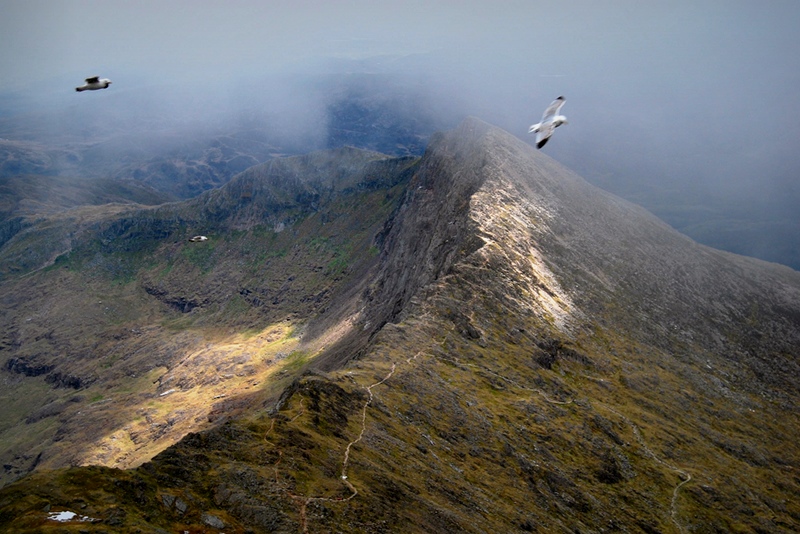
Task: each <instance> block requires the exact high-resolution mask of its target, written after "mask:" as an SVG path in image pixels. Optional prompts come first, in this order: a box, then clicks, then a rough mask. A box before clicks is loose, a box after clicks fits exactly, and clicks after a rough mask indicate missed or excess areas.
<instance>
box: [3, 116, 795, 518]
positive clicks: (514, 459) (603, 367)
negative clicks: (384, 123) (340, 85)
mask: <svg viewBox="0 0 800 534" xmlns="http://www.w3.org/2000/svg"><path fill="white" fill-rule="evenodd" d="M29 233H30V235H34V233H35V232H34V231H33V230H29ZM197 233H202V234H204V235H208V236H209V240H208V242H204V243H189V242H187V240H186V239H187V237H186V236H191V235H195V234H197ZM23 237H24V236H20V237H18V238H17V239H20V240H21V239H22V238H23ZM178 237H180V239H178ZM206 246H208V247H207V248H205V249H203V248H199V247H206ZM143 251H145V252H146V253H147V254H143ZM28 268H29V269H31V274H29V275H27V278H26V279H24V280H22V281H21V279H20V278H18V277H17V278H14V277H11V278H9V279H8V280H7V281H5V282H4V283H3V284H4V289H5V290H6V291H5V294H6V297H4V298H5V299H11V298H13V297H11V296H9V295H14V294H17V295H18V294H19V291H21V288H23V287H24V288H27V291H28V299H29V300H31V301H33V302H34V303H33V304H30V305H28V306H34V305H39V306H40V308H37V309H43V308H41V303H42V302H51V303H52V302H55V300H53V299H57V296H55V295H53V294H52V293H53V292H54V291H59V289H58V288H62V287H65V285H64V284H63V283H62V285H52V284H54V283H55V281H58V280H61V279H64V280H66V279H68V280H69V281H70V282H73V283H74V282H75V281H76V280H87V281H89V283H90V285H89V287H90V290H91V291H92V293H91V295H92V296H94V295H97V294H98V293H100V292H101V291H105V292H106V293H107V294H113V295H116V296H118V297H119V298H123V299H126V301H127V302H130V303H132V304H135V305H132V306H131V307H130V308H129V311H127V312H126V313H123V312H122V311H121V310H120V309H119V308H115V307H113V306H112V307H111V308H112V309H111V310H109V312H110V313H111V315H112V317H108V316H105V317H104V316H102V315H101V314H97V313H96V312H95V317H98V318H99V319H98V320H99V324H100V326H96V325H95V326H92V325H83V326H81V328H82V331H83V332H85V333H86V335H90V336H92V339H95V340H96V341H95V342H94V343H95V345H93V346H94V347H95V348H94V349H92V348H90V347H89V346H88V345H86V344H83V345H81V343H79V342H78V341H76V340H75V339H74V332H73V337H70V336H69V335H67V333H66V328H67V326H68V325H67V322H66V321H62V322H60V323H58V324H56V325H55V326H54V327H52V328H51V329H50V330H49V331H47V332H49V333H47V332H38V333H36V332H35V331H34V330H35V328H34V325H36V324H41V323H42V321H43V319H42V317H43V316H44V315H46V314H47V313H48V312H47V311H46V310H45V311H41V312H40V313H39V315H36V314H35V313H34V312H33V308H32V307H25V306H23V305H22V304H17V306H18V308H19V309H17V311H16V312H14V313H12V312H7V317H6V320H7V321H6V323H7V324H9V325H10V326H9V327H7V330H6V332H7V333H6V339H7V340H10V341H5V345H4V346H3V351H4V352H5V353H7V354H8V355H9V357H8V360H7V363H6V365H5V369H6V376H7V377H8V376H12V377H24V378H17V380H18V381H19V380H27V381H34V380H41V378H40V377H42V376H44V377H51V376H53V375H54V374H55V373H60V374H59V375H58V376H59V377H60V378H61V381H60V382H59V381H58V380H56V379H49V380H48V382H47V383H48V384H51V385H53V384H55V385H58V386H60V388H61V389H53V390H51V393H49V395H50V396H52V397H55V398H54V399H53V400H52V401H51V403H50V404H48V405H46V406H43V407H41V408H39V411H38V412H37V415H35V417H34V416H33V415H29V416H28V417H29V419H30V423H28V424H29V425H39V426H38V427H37V429H38V431H39V432H40V434H41V435H47V436H49V434H48V431H49V430H48V429H52V428H53V427H56V428H58V431H57V432H56V435H55V436H54V437H51V438H48V439H52V448H48V449H44V450H42V451H41V453H40V456H41V459H38V460H37V461H36V462H35V464H34V467H35V468H36V470H35V472H33V473H32V474H30V475H28V476H27V477H25V478H23V479H21V480H19V481H17V482H15V483H13V484H10V485H8V486H7V487H6V488H4V489H3V490H0V524H2V525H13V526H14V527H15V528H16V529H17V530H18V531H20V532H39V531H47V529H55V528H64V526H63V524H61V523H57V522H55V521H54V520H52V519H49V518H48V513H49V514H52V513H54V512H55V513H57V512H62V511H64V512H68V511H72V512H74V513H77V514H79V515H78V516H76V517H78V518H87V519H86V520H85V521H84V522H82V523H80V528H81V529H84V530H87V531H95V530H96V531H100V530H103V529H106V530H107V529H108V528H113V529H127V530H129V531H134V530H136V529H140V530H142V531H162V530H163V531H173V530H190V531H204V532H223V531H224V532H476V533H477V532H578V531H580V532H606V531H609V532H610V531H623V532H626V531H627V532H723V531H724V532H729V531H738V532H793V531H796V530H797V529H798V527H800V505H798V504H797V502H796V496H797V495H798V494H800V481H799V480H798V478H797V476H796V470H797V468H798V466H800V449H798V446H797V445H796V443H795V440H794V438H793V436H795V435H797V433H798V431H799V430H800V424H798V420H797V418H796V415H795V414H796V413H797V409H798V404H800V391H798V386H797V382H796V377H797V376H798V372H799V371H800V368H799V366H798V361H799V359H800V352H799V349H798V347H800V273H797V272H795V271H793V270H791V269H788V268H785V267H781V266H778V265H773V264H768V263H764V262H761V261H757V260H752V259H747V258H743V257H739V256H735V255H732V254H728V253H724V252H720V251H717V250H713V249H710V248H708V247H705V246H701V245H698V244H697V243H695V242H693V241H692V240H690V239H689V238H687V237H685V236H683V235H681V234H679V233H677V232H675V231H674V230H672V229H671V228H670V227H668V226H667V225H666V224H664V223H662V222H661V221H660V220H658V219H657V218H655V217H653V216H652V215H650V214H649V213H647V212H646V211H645V210H643V209H641V208H639V207H637V206H635V205H632V204H630V203H628V202H625V201H623V200H621V199H619V198H617V197H615V196H613V195H611V194H608V193H606V192H604V191H602V190H600V189H597V188H596V187H593V186H591V185H589V184H588V183H587V182H585V181H584V180H583V179H582V178H580V177H579V176H577V175H575V174H574V173H572V172H570V171H569V170H567V169H565V168H564V167H562V166H561V165H559V164H558V163H557V162H555V161H553V160H552V159H550V158H548V157H547V156H546V155H544V154H542V153H539V152H537V150H536V149H535V148H533V147H531V146H530V145H527V144H525V143H523V142H522V141H520V140H518V139H517V138H515V137H513V136H511V135H510V134H508V133H506V132H504V131H502V130H500V129H497V128H495V127H492V126H491V125H488V124H486V123H484V122H482V121H480V120H478V119H473V118H470V119H467V120H465V121H464V122H463V123H462V124H461V125H460V126H459V127H458V128H456V129H455V130H453V131H450V132H447V133H443V134H437V135H435V136H433V138H432V139H431V142H430V145H429V147H428V149H427V151H426V153H425V155H424V156H423V157H422V158H420V159H416V158H401V159H396V158H388V157H385V156H381V155H379V154H375V153H369V152H363V151H357V150H353V149H340V150H337V151H332V152H322V153H317V154H313V155H309V156H305V157H301V158H287V159H285V160H275V161H272V162H269V163H267V164H263V165H260V166H257V167H253V168H251V169H249V170H247V171H245V172H244V173H242V174H241V175H239V176H237V177H236V178H235V179H234V180H233V181H232V182H231V183H229V184H227V185H226V186H224V187H223V188H221V189H219V190H215V191H210V192H207V193H205V194H203V195H201V196H200V197H197V198H196V199H193V200H190V201H187V202H183V203H177V204H169V205H164V206H160V207H158V208H148V209H140V210H138V211H135V210H134V211H130V212H125V213H123V214H121V215H120V214H119V213H115V214H114V213H109V214H107V215H106V216H105V218H101V220H99V221H97V220H96V219H95V220H93V222H92V223H91V224H86V225H85V226H84V227H83V230H81V232H80V233H79V234H76V235H74V236H73V237H72V241H71V242H70V244H69V247H68V248H67V249H64V250H63V251H62V252H61V253H60V255H58V256H57V257H56V259H55V260H53V262H52V264H51V265H49V266H48V265H43V266H40V267H38V270H36V271H33V270H32V269H33V268H32V267H28ZM48 284H50V285H48ZM69 287H71V288H73V289H71V290H70V291H71V293H65V294H69V295H71V298H74V299H76V300H75V301H76V302H80V303H82V304H81V306H89V303H90V299H89V295H86V294H84V293H81V292H80V291H78V290H76V289H74V285H70V286H69ZM47 288H51V289H47ZM52 288H56V289H52ZM64 291H67V290H64ZM92 298H94V297H92ZM37 299H38V300H37ZM51 306H53V307H55V304H51ZM21 310H22V311H21ZM28 319H30V320H28ZM73 322H75V321H73ZM77 322H79V321H77ZM134 325H135V326H134ZM132 328H133V329H135V330H137V332H138V333H136V334H131V332H130V331H131V329H132ZM71 332H72V331H71ZM247 332H249V334H247V335H245V334H246V333H247ZM45 334H47V335H45ZM36 335H39V336H40V337H39V338H36ZM115 335H116V336H117V337H116V338H114V336H115ZM12 336H13V338H12ZM60 342H64V343H72V346H73V347H74V350H75V351H76V354H77V353H78V352H79V349H80V350H83V351H85V352H81V354H89V355H92V356H84V358H100V361H102V362H105V364H107V366H106V367H103V366H102V365H101V366H96V370H95V371H94V374H93V375H91V376H90V375H87V373H85V369H86V367H87V362H86V360H84V363H83V364H82V366H73V367H70V365H69V363H68V362H63V361H57V360H55V359H52V358H50V359H48V358H47V355H46V352H47V351H46V350H42V351H40V352H38V353H37V352H35V351H34V350H33V349H32V348H31V347H43V346H45V345H46V344H47V343H50V344H53V346H55V345H56V344H57V343H60ZM37 343H38V345H37ZM156 343H159V345H158V347H157V348H156V347H155V344H156ZM164 343H167V344H164ZM97 347H100V348H103V349H106V348H108V347H113V350H114V351H115V352H114V353H113V354H114V358H113V359H111V358H109V357H108V354H106V355H105V356H102V355H101V353H102V351H99V350H98V349H97ZM26 351H27V352H26ZM93 351H94V352H93ZM148 351H150V352H152V353H153V354H155V355H156V357H155V360H154V358H153V357H149V356H146V354H147V353H148ZM143 354H144V355H143ZM103 358H105V359H103ZM92 365H96V364H92ZM90 367H91V365H90ZM37 369H38V370H39V371H41V372H39V373H38V376H35V375H37V373H35V372H33V370H37ZM115 373H116V374H115ZM142 373H144V376H146V380H138V379H137V381H136V382H135V383H136V385H137V387H139V388H142V389H141V390H137V391H135V392H131V391H130V390H128V391H125V390H124V389H123V388H122V387H120V385H119V383H118V382H115V381H114V377H115V376H119V374H123V375H125V376H131V375H138V376H142ZM69 376H74V377H78V378H81V379H82V380H83V382H82V383H79V384H76V385H77V388H76V389H77V391H73V393H72V394H71V395H72V397H70V398H65V397H66V396H59V395H58V394H57V392H59V391H63V388H64V387H69V386H70V383H69V381H68V380H67V381H66V382H67V383H63V382H64V381H65V380H66V377H69ZM226 377H227V378H226ZM35 384H36V387H37V388H39V390H45V388H46V387H47V386H46V385H44V384H43V383H40V382H36V383H35ZM101 384H105V385H106V386H105V387H106V389H104V390H100V389H99V387H100V385H101ZM226 384H227V385H226ZM111 386H113V387H114V388H116V389H108V388H110V387H111ZM223 386H225V387H223ZM225 388H227V389H225ZM84 391H85V392H88V393H83V394H81V392H84ZM98 391H105V393H104V397H103V398H102V399H92V398H89V399H87V398H86V396H87V395H88V394H94V395H98V394H99V393H96V392H98ZM201 396H205V397H206V398H208V397H212V396H213V397H214V400H207V401H206V408H203V407H202V406H203V403H202V402H197V399H198V398H199V397H201ZM76 397H77V398H76ZM106 397H107V402H106ZM223 397H224V399H223ZM220 399H223V400H220ZM88 401H92V402H91V403H89V402H88ZM223 401H224V402H223ZM70 402H72V404H74V405H79V406H82V409H83V410H89V411H91V413H94V414H103V415H104V417H105V418H106V420H108V419H114V421H115V423H114V424H113V425H110V426H109V427H108V428H104V432H106V433H107V435H106V437H105V438H103V439H100V440H95V441H91V440H89V439H87V438H86V437H83V438H81V439H83V441H79V440H77V438H75V437H74V436H70V435H69V433H68V429H75V428H77V424H78V421H85V422H84V423H82V424H88V425H92V424H93V422H92V421H86V419H79V418H78V415H77V414H76V413H75V412H76V411H77V409H75V408H73V407H71V406H70V405H69V403H70ZM104 402H105V404H103V403H104ZM214 403H216V404H214ZM168 404H169V405H168ZM167 405H168V406H167ZM208 405H214V408H213V409H208ZM113 406H116V409H115V410H112V407H113ZM48 410H49V411H48ZM186 413H190V415H191V416H190V417H187V416H185V415H183V414H186ZM126 418H127V419H126ZM170 418H171V419H170ZM170 420H172V421H173V423H172V424H169V423H168V422H169V421H170ZM59 421H60V422H59ZM45 422H49V423H47V424H44V423H45ZM94 424H98V423H97V421H95V422H94ZM59 425H60V427H59ZM154 429H156V430H154ZM170 429H172V431H171V430H170ZM180 431H182V432H184V433H185V432H187V431H188V432H189V433H188V434H186V435H185V437H183V439H180V441H178V442H177V443H175V444H174V445H171V446H169V447H167V443H166V442H165V441H164V440H163V439H162V438H163V437H164V436H165V435H169V436H175V437H174V439H173V442H174V441H175V440H177V439H178V438H179V437H180V435H182V434H180ZM159 432H160V433H159ZM170 432H172V433H170ZM179 434H180V435H179ZM65 439H66V440H70V439H72V448H73V449H75V448H78V449H79V448H80V447H85V449H86V450H85V451H81V452H82V453H83V455H82V456H80V455H78V454H76V455H75V456H73V459H72V461H71V462H70V461H67V460H65V459H66V456H64V454H63V452H58V450H59V449H58V444H59V442H60V441H61V440H65ZM158 439H162V441H161V442H160V443H161V444H162V445H161V446H160V447H150V448H148V446H147V445H146V444H145V442H147V443H150V442H154V441H157V440H158ZM125 440H128V442H131V443H133V444H134V445H136V444H137V440H139V443H141V444H142V446H141V447H139V448H136V447H135V446H134V445H130V446H129V447H127V448H125V447H123V446H122V445H121V443H122V442H123V441H125ZM90 449H91V450H92V451H94V452H92V453H91V454H89V450H90ZM159 450H160V451H161V452H158V451H159ZM53 451H56V452H53ZM103 451H105V452H103ZM137 451H138V452H137ZM148 451H149V452H150V453H151V456H152V454H155V456H154V457H152V459H149V457H148V456H147V455H146V453H147V452H148ZM157 452H158V454H156V453H157ZM125 454H128V455H131V456H130V458H133V457H134V456H135V457H136V458H139V459H140V460H141V461H138V462H137V461H129V463H127V464H125V463H124V462H121V461H117V459H119V458H122V457H123V456H124V455H125ZM48 458H50V460H49V463H48V460H47V459H48ZM148 459H149V461H145V460H148ZM76 460H77V461H76ZM143 461H144V463H142V462H143ZM115 462H117V463H115ZM70 463H72V464H80V465H86V464H91V463H95V464H102V465H106V466H116V467H127V466H131V467H132V468H129V469H127V470H119V469H110V468H108V467H73V468H70V469H63V470H55V471H50V470H46V469H42V467H58V466H59V465H69V464H70ZM8 465H9V467H7V470H10V469H15V468H17V467H15V466H16V465H20V466H21V465H22V464H14V462H13V461H9V462H8ZM137 465H138V467H133V466H137ZM20 469H21V467H20ZM89 519H91V521H89ZM75 521H77V520H75ZM76 524H77V523H76ZM76 528H77V527H76Z"/></svg>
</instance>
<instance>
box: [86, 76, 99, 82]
mask: <svg viewBox="0 0 800 534" xmlns="http://www.w3.org/2000/svg"><path fill="white" fill-rule="evenodd" d="M99 81H100V76H92V77H91V78H86V83H98V82H99Z"/></svg>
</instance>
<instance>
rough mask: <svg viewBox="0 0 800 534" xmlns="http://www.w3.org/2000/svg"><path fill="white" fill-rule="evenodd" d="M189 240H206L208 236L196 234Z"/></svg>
mask: <svg viewBox="0 0 800 534" xmlns="http://www.w3.org/2000/svg"><path fill="white" fill-rule="evenodd" d="M189 241H191V242H192V243H199V242H201V241H208V238H207V237H206V236H204V235H196V236H194V237H193V238H191V239H190V240H189Z"/></svg>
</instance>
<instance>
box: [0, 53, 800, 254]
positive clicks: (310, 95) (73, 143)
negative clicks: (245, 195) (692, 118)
mask: <svg viewBox="0 0 800 534" xmlns="http://www.w3.org/2000/svg"><path fill="white" fill-rule="evenodd" d="M559 76H560V75H559ZM597 76H600V77H602V76H605V74H601V73H597ZM147 78H148V76H147V75H146V74H145V73H139V74H138V75H133V74H128V75H127V76H124V77H121V78H119V77H118V81H119V83H118V84H116V85H115V86H112V88H113V92H107V93H103V94H97V95H95V94H92V95H83V94H81V95H75V94H70V93H69V92H66V91H64V93H63V94H59V93H58V92H57V91H55V90H54V88H52V87H51V86H48V87H49V88H48V90H47V91H44V90H42V91H37V92H36V93H35V94H33V95H30V94H20V93H17V92H13V91H7V92H6V94H5V96H4V97H3V98H0V104H1V103H2V102H7V103H8V106H7V107H6V108H5V109H6V112H5V113H4V115H5V116H2V117H0V169H2V172H3V175H4V176H11V175H18V174H44V175H53V174H57V175H61V176H73V177H96V178H113V179H116V180H122V181H130V180H133V181H137V182H141V183H142V184H143V185H145V186H146V187H149V188H152V189H153V190H154V191H156V192H158V193H159V194H161V195H162V197H163V198H168V199H172V200H179V199H186V198H190V197H192V196H195V195H197V194H199V193H200V192H202V191H205V190H208V189H210V188H213V187H219V186H220V185H222V184H224V183H226V182H227V181H228V180H230V179H231V178H232V177H233V176H234V175H235V174H236V173H238V172H241V171H243V170H244V169H246V168H247V167H249V166H252V165H255V164H257V163H261V162H264V161H267V160H269V159H271V158H273V157H276V156H283V155H291V154H303V153H306V152H309V151H311V150H317V149H321V148H333V147H338V146H344V145H351V146H357V147H360V148H365V149H368V150H375V151H378V152H381V153H385V154H391V155H421V154H422V152H423V151H424V149H425V146H426V144H427V142H428V140H429V137H430V135H431V134H432V133H433V132H435V131H437V130H442V129H447V128H452V127H454V126H455V125H456V124H457V123H458V122H459V121H460V120H462V119H463V118H464V117H465V116H467V115H470V114H478V115H480V116H483V117H485V118H486V119H488V120H490V121H491V122H493V123H495V124H498V125H499V126H501V127H503V128H505V129H507V130H508V131H510V132H512V133H514V134H516V135H518V136H519V137H520V138H524V137H526V136H527V133H526V132H527V127H528V125H529V124H530V123H532V122H535V120H538V118H539V117H538V114H539V113H540V109H541V108H542V107H543V106H544V105H545V104H546V103H547V102H549V101H550V100H551V99H552V98H553V97H554V96H555V95H556V94H560V93H562V92H565V91H564V88H563V87H561V83H562V82H561V81H560V80H562V78H561V77H553V78H547V77H545V78H539V79H538V80H535V81H533V80H532V81H531V85H530V86H529V87H527V88H526V87H524V86H522V87H521V86H520V82H519V80H515V79H514V78H513V77H509V76H508V74H507V73H505V72H502V71H499V72H498V71H492V70H487V69H486V68H485V67H480V68H477V67H476V68H474V69H473V68H470V67H465V66H464V65H462V64H460V63H452V62H451V61H450V60H449V59H448V58H447V57H446V56H443V55H442V54H437V53H424V54H410V55H406V56H398V55H385V56H376V57H370V58H364V59H360V60H354V59H338V60H332V59H329V60H325V61H323V60H317V61H313V62H307V63H302V64H298V65H297V66H295V67H293V68H292V69H285V70H282V71H275V72H272V73H270V74H257V73H252V74H250V75H247V76H246V75H244V74H241V75H239V76H238V77H237V78H235V79H234V80H230V81H229V83H224V81H222V80H216V81H212V82H210V83H206V82H205V81H204V82H203V83H202V84H197V83H192V84H190V85H187V86H183V85H175V84H170V83H167V82H164V83H147V82H145V81H144V80H146V79H147ZM486 80H492V83H488V82H487V81H486ZM56 81H57V82H58V84H60V85H61V86H63V87H67V88H69V86H70V82H69V80H65V79H58V80H53V81H51V82H49V83H50V84H53V83H56ZM534 87H535V88H536V90H535V93H531V89H532V88H534ZM548 89H549V90H550V92H547V91H548ZM76 97H80V98H83V97H87V98H83V99H82V100H80V99H76ZM613 98H614V95H609V94H607V93H605V92H604V91H603V90H599V91H597V92H595V93H591V92H588V91H586V90H584V89H583V88H582V86H578V87H575V88H574V89H573V91H572V92H571V93H568V94H567V101H568V104H567V107H565V110H564V111H565V113H566V112H567V111H569V113H567V114H568V116H570V117H577V122H575V119H574V118H573V119H571V121H572V123H571V124H570V125H569V126H570V127H569V128H562V129H561V130H560V131H559V137H560V138H563V140H562V141H561V142H559V143H552V145H553V146H552V147H547V150H548V153H550V154H552V155H553V156H554V157H555V158H556V159H558V160H559V161H562V162H563V163H564V164H566V165H568V166H569V167H570V168H573V169H575V170H576V171H577V172H579V173H581V175H582V176H585V177H586V179H588V180H589V181H590V182H592V183H594V184H595V185H599V186H600V187H603V188H604V189H607V190H609V191H611V192H614V193H615V194H618V195H620V196H623V197H624V198H627V199H628V200H632V201H634V202H636V203H639V204H641V205H643V206H644V207H646V208H647V209H649V210H650V211H652V212H654V213H655V214H656V215H658V216H659V217H661V218H662V219H664V220H665V221H667V222H668V223H669V224H671V225H672V226H673V227H675V228H677V229H678V230H680V231H682V232H683V233H686V234H687V235H689V236H690V237H692V238H694V239H696V240H698V241H700V242H703V243H705V244H709V245H711V246H714V247H717V248H723V249H725V250H729V251H732V252H736V253H741V254H745V255H750V256H755V257H759V258H762V259H766V260H768V261H776V262H779V263H783V264H786V265H789V266H792V267H793V268H795V269H797V268H798V267H800V258H798V256H797V254H798V252H797V251H798V250H800V243H798V242H797V239H798V237H797V236H798V235H800V227H798V225H800V221H798V218H797V210H796V209H795V207H796V206H797V203H798V201H800V190H799V189H798V188H797V187H796V179H795V178H796V172H795V170H793V169H795V163H794V162H792V161H791V157H790V155H789V152H790V149H789V148H788V147H784V146H782V145H781V144H780V143H772V144H770V142H768V141H767V140H766V139H767V137H766V136H761V137H755V138H754V137H752V136H749V137H748V139H747V142H748V143H750V145H751V146H750V147H748V148H747V150H746V151H745V150H744V149H742V148H741V147H740V148H737V146H738V143H739V141H738V139H737V140H733V139H729V138H727V137H726V136H729V135H730V132H733V131H738V126H737V125H735V124H733V123H731V122H730V120H732V119H729V118H727V117H726V118H725V124H724V126H723V127H721V131H720V133H717V132H706V133H705V134H704V135H703V136H701V135H700V133H695V132H694V130H691V131H688V132H687V131H686V130H675V132H674V135H676V136H681V135H684V134H685V133H688V134H689V137H687V138H686V140H685V141H683V142H681V143H678V144H679V145H680V146H675V143H676V141H672V140H670V141H669V144H667V140H664V139H661V140H658V139H657V138H658V137H659V136H661V135H663V132H665V131H667V128H671V125H670V126H668V123H662V122H658V121H662V120H663V119H662V118H659V119H658V121H655V119H651V120H653V121H654V122H652V123H651V124H648V125H641V124H640V123H639V122H637V119H636V117H635V114H634V113H635V112H634V111H632V110H626V111H624V112H622V109H624V106H625V104H623V103H619V104H613V105H617V106H620V109H619V110H617V109H614V108H609V107H608V106H609V105H610V102H611V101H612V100H613ZM682 98H684V97H682ZM20 102H30V105H23V104H21V103H20ZM651 104H652V105H653V106H656V107H660V106H662V104H661V103H651ZM643 105H644V104H643ZM684 105H686V106H690V107H691V106H693V105H695V103H694V102H685V103H684ZM646 112H647V110H644V111H642V113H646ZM694 113H696V114H697V116H703V111H702V110H700V109H697V110H696V111H695V112H694ZM659 117H661V115H659ZM631 121H632V122H631ZM626 122H630V127H629V128H628V129H626V130H624V131H619V130H615V129H612V130H608V131H607V130H604V129H603V128H605V126H604V125H607V126H613V128H618V127H619V125H620V124H621V123H626ZM694 128H697V129H698V132H700V131H702V130H703V128H706V127H705V126H704V125H703V124H702V123H700V124H697V125H693V126H692V129H694ZM679 132H680V133H679ZM737 135H738V134H737ZM684 143H685V145H684ZM656 145H658V146H656ZM711 150H717V151H719V150H721V151H722V154H721V155H719V156H714V157H713V158H711V157H710V156H709V155H706V156H704V154H706V153H708V154H711V152H709V151H711ZM737 151H738V152H737ZM742 154H744V156H743V155H742ZM748 154H749V155H748ZM743 158H744V159H743ZM765 161H767V162H769V164H768V167H765Z"/></svg>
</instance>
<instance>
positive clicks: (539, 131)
mask: <svg viewBox="0 0 800 534" xmlns="http://www.w3.org/2000/svg"><path fill="white" fill-rule="evenodd" d="M564 102H565V100H564V97H563V96H559V97H558V98H556V99H555V100H553V103H552V104H550V105H549V106H547V109H546V110H544V114H543V115H542V122H540V123H538V124H534V125H532V126H531V127H530V128H529V129H528V133H535V134H536V148H542V147H543V146H544V144H545V143H547V140H548V139H550V136H551V135H553V132H554V131H555V129H556V128H558V127H559V126H561V125H562V124H567V118H566V117H565V116H564V115H559V114H558V113H559V112H560V111H561V106H563V105H564Z"/></svg>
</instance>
